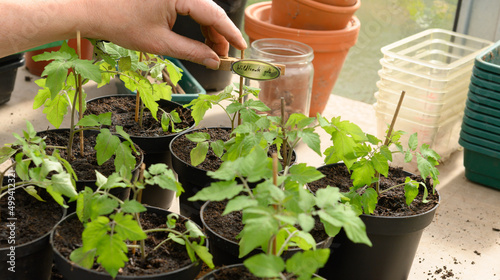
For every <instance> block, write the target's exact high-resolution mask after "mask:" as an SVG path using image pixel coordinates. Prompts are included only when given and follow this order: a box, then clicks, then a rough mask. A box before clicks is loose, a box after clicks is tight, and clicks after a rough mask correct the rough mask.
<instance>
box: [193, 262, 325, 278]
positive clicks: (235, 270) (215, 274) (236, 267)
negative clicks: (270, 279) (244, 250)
mask: <svg viewBox="0 0 500 280" xmlns="http://www.w3.org/2000/svg"><path fill="white" fill-rule="evenodd" d="M228 270H231V271H232V272H231V273H227V271H228ZM222 272H224V275H225V277H222V276H220V275H219V274H220V273H222ZM239 273H245V274H248V273H250V272H249V271H248V269H246V267H245V265H244V264H242V263H238V264H233V265H228V266H224V267H221V268H219V269H216V270H213V271H211V272H209V273H207V274H205V275H203V276H202V277H200V278H198V280H229V279H231V280H232V279H240V278H241V277H242V275H240V274H239ZM313 276H315V277H318V278H319V279H323V278H322V277H321V276H319V275H317V274H314V275H313ZM227 277H231V278H227ZM245 279H247V278H245ZM259 279H260V278H259ZM266 279H267V278H266ZM332 279H333V278H332Z"/></svg>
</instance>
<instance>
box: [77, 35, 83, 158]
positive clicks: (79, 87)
mask: <svg viewBox="0 0 500 280" xmlns="http://www.w3.org/2000/svg"><path fill="white" fill-rule="evenodd" d="M76 46H77V48H76V49H77V51H78V59H82V38H81V34H80V30H78V31H76ZM76 89H77V91H78V99H79V101H80V102H79V110H78V113H79V119H78V120H81V119H82V118H83V94H82V75H80V74H78V75H77V84H76ZM80 128H82V127H81V126H80ZM83 149H84V146H83V130H81V131H80V156H82V157H83V156H84V153H83Z"/></svg>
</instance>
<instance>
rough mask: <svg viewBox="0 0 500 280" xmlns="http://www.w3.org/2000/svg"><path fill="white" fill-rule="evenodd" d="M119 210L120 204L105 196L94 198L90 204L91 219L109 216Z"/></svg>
mask: <svg viewBox="0 0 500 280" xmlns="http://www.w3.org/2000/svg"><path fill="white" fill-rule="evenodd" d="M116 208H118V202H117V201H116V200H114V199H112V198H109V197H107V196H104V195H98V196H94V197H93V198H92V201H91V202H90V218H91V219H96V218H97V217H98V216H102V215H108V214H110V213H112V212H113V211H115V209H116Z"/></svg>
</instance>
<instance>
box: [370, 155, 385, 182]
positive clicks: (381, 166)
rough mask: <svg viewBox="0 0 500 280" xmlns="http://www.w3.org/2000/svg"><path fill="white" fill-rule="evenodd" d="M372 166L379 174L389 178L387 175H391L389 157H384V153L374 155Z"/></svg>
mask: <svg viewBox="0 0 500 280" xmlns="http://www.w3.org/2000/svg"><path fill="white" fill-rule="evenodd" d="M372 164H373V167H374V168H375V170H377V172H378V173H380V174H382V175H384V176H385V177H387V174H388V173H389V161H388V160H387V157H386V156H385V155H383V154H382V153H375V154H373V156H372Z"/></svg>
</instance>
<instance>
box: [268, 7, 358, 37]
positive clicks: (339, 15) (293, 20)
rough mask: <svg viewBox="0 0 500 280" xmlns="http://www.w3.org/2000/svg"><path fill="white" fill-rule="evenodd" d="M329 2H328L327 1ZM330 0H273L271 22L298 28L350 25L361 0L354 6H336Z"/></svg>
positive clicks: (343, 26) (331, 27)
mask: <svg viewBox="0 0 500 280" xmlns="http://www.w3.org/2000/svg"><path fill="white" fill-rule="evenodd" d="M325 2H327V3H325ZM328 2H345V1H328V0H321V1H315V0H273V1H272V5H271V23H272V24H276V25H280V26H285V27H291V28H298V29H309V30H340V29H344V28H346V27H347V26H348V24H349V22H350V20H351V18H352V16H353V15H354V13H355V12H356V11H357V10H358V9H359V6H360V5H361V1H359V0H358V1H357V2H356V3H355V4H354V5H352V6H336V5H333V4H328Z"/></svg>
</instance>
